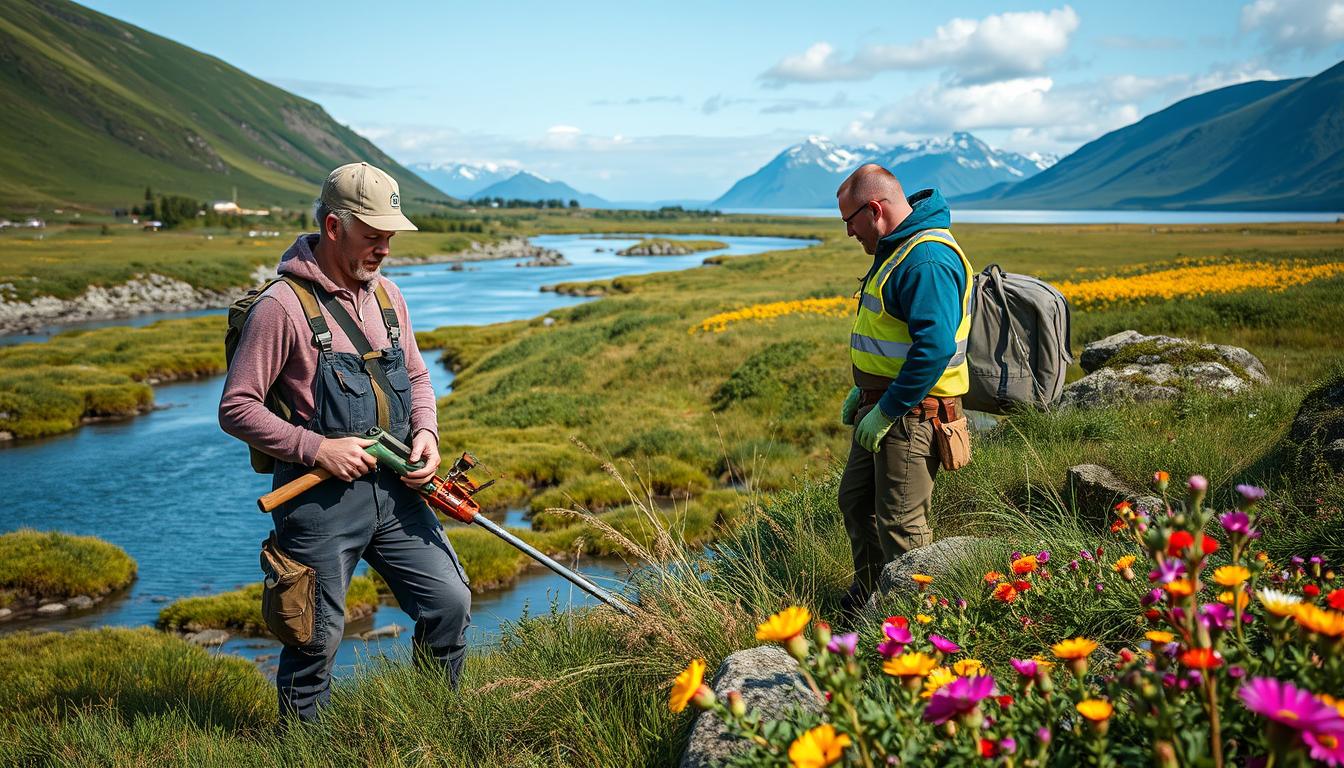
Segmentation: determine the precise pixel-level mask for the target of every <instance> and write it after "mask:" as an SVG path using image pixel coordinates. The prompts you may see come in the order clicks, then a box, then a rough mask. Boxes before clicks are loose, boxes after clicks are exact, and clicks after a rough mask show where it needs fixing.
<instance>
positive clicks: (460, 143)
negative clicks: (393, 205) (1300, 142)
mask: <svg viewBox="0 0 1344 768" xmlns="http://www.w3.org/2000/svg"><path fill="white" fill-rule="evenodd" d="M554 128H561V129H562V130H559V131H555V130H553V129H554ZM566 129H575V130H566ZM355 130H356V131H358V132H359V133H360V134H361V135H363V136H365V137H366V138H369V139H371V140H373V141H375V142H376V143H377V144H378V146H379V147H381V148H382V149H383V150H384V151H386V152H387V153H388V154H390V155H392V157H394V158H396V159H397V161H398V162H402V163H416V162H429V163H433V162H449V161H455V160H464V159H466V158H475V159H477V160H478V162H479V161H491V162H496V163H499V164H501V165H504V164H507V165H509V166H510V167H521V168H525V169H527V170H529V171H532V172H533V173H537V174H540V175H542V176H547V177H549V178H553V179H560V180H561V181H564V182H567V183H569V184H571V185H573V186H574V187H575V188H577V189H579V190H581V191H584V192H592V193H594V194H598V195H601V196H602V197H605V198H607V199H608V200H653V199H673V198H698V199H705V200H709V199H713V198H715V197H718V196H719V195H720V194H723V192H724V190H726V189H728V187H730V186H732V184H733V182H735V181H737V180H738V179H739V178H741V177H742V176H745V175H747V174H749V173H751V172H752V171H755V170H756V169H757V168H759V167H761V166H762V165H764V164H765V163H766V162H768V161H769V160H770V158H772V157H774V155H775V154H776V153H778V152H779V150H780V149H781V148H782V147H784V146H787V145H788V144H791V143H793V142H794V141H797V136H796V135H795V134H794V132H792V131H789V132H775V133H760V134H755V135H750V136H687V135H663V136H627V135H624V134H620V133H614V134H611V135H599V134H590V133H584V132H583V131H582V130H578V129H577V128H576V127H575V126H568V125H561V126H553V127H552V130H547V131H543V132H542V133H540V134H533V135H531V136H524V137H513V136H503V135H499V134H489V133H464V132H462V131H458V130H454V129H451V128H443V127H440V126H424V125H405V124H375V125H359V126H355ZM576 131H577V132H576Z"/></svg>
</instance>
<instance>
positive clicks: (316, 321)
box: [280, 275, 331, 355]
mask: <svg viewBox="0 0 1344 768" xmlns="http://www.w3.org/2000/svg"><path fill="white" fill-rule="evenodd" d="M280 279H281V280H284V281H285V282H286V283H287V284H288V285H289V287H290V288H292V289H294V295H295V296H297V297H299V304H301V305H303V315H304V317H306V318H308V328H309V330H311V331H312V332H313V342H314V343H316V344H317V346H318V348H320V349H321V350H322V354H324V355H329V354H331V328H329V327H328V326H327V319H326V318H325V317H323V316H322V309H321V307H319V306H318V305H317V297H316V296H314V295H313V288H312V286H310V285H309V284H308V281H307V280H301V279H299V278H297V277H294V276H292V275H285V276H284V277H282V278H280Z"/></svg>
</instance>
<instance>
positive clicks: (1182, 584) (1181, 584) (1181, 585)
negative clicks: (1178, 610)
mask: <svg viewBox="0 0 1344 768" xmlns="http://www.w3.org/2000/svg"><path fill="white" fill-rule="evenodd" d="M1167 591H1168V592H1170V593H1171V596H1172V597H1189V596H1191V595H1193V594H1194V593H1195V585H1194V583H1193V582H1191V581H1190V580H1189V579H1177V580H1175V581H1173V582H1171V583H1170V584H1168V585H1167Z"/></svg>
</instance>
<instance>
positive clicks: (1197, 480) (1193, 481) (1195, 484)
mask: <svg viewBox="0 0 1344 768" xmlns="http://www.w3.org/2000/svg"><path fill="white" fill-rule="evenodd" d="M1185 487H1186V488H1189V489H1190V490H1192V491H1194V492H1195V493H1203V492H1205V491H1207V490H1209V481H1208V479H1207V478H1206V477H1204V476H1203V475H1191V476H1190V479H1189V480H1186V481H1185Z"/></svg>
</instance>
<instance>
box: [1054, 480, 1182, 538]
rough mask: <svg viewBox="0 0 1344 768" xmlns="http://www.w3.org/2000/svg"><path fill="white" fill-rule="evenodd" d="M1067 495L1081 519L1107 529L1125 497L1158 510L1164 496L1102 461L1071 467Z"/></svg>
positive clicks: (1096, 527) (1071, 505)
mask: <svg viewBox="0 0 1344 768" xmlns="http://www.w3.org/2000/svg"><path fill="white" fill-rule="evenodd" d="M1063 496H1064V503H1065V504H1067V505H1069V507H1070V508H1071V509H1073V510H1074V511H1075V512H1076V513H1077V514H1078V517H1079V519H1081V520H1083V521H1085V522H1087V523H1088V524H1090V525H1091V526H1092V527H1093V528H1094V529H1097V530H1103V529H1104V528H1105V527H1106V526H1108V525H1109V524H1110V522H1111V521H1112V520H1113V519H1115V518H1114V516H1113V515H1112V512H1111V510H1113V509H1114V508H1115V505H1116V504H1119V503H1120V502H1122V501H1128V502H1129V503H1130V504H1133V505H1134V507H1135V508H1136V509H1148V510H1154V509H1158V508H1160V507H1161V506H1162V499H1160V498H1158V497H1156V496H1153V495H1152V494H1146V493H1143V492H1141V491H1139V490H1137V489H1135V488H1134V487H1132V486H1130V485H1129V484H1128V483H1126V482H1125V481H1123V480H1121V479H1120V478H1118V477H1116V476H1115V474H1114V473H1113V472H1111V471H1110V470H1109V469H1107V468H1105V467H1103V466H1101V465H1099V464H1079V465H1077V466H1075V467H1069V471H1068V476H1067V479H1066V480H1065V482H1064V493H1063Z"/></svg>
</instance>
